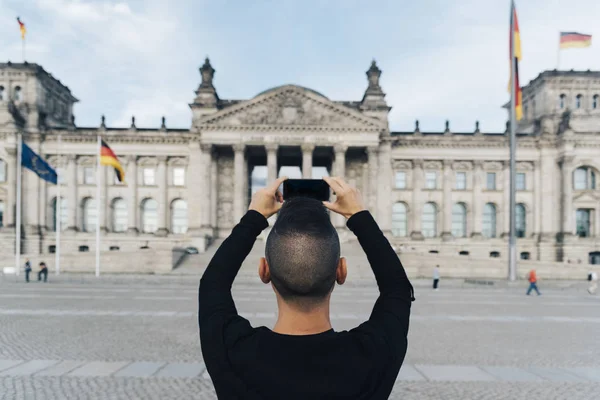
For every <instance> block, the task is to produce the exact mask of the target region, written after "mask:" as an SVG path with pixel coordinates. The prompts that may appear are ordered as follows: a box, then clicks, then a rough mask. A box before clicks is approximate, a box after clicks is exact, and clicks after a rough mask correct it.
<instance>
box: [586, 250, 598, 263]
mask: <svg viewBox="0 0 600 400" xmlns="http://www.w3.org/2000/svg"><path fill="white" fill-rule="evenodd" d="M589 263H590V264H594V265H598V264H600V251H592V252H591V253H590V254H589Z"/></svg>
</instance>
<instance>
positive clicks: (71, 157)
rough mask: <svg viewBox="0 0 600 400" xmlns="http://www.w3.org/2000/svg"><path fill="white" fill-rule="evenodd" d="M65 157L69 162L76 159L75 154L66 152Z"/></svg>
mask: <svg viewBox="0 0 600 400" xmlns="http://www.w3.org/2000/svg"><path fill="white" fill-rule="evenodd" d="M65 158H66V159H67V162H70V163H72V162H75V161H77V156H76V155H75V154H67V155H66V156H65Z"/></svg>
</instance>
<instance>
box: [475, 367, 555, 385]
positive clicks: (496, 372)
mask: <svg viewBox="0 0 600 400" xmlns="http://www.w3.org/2000/svg"><path fill="white" fill-rule="evenodd" d="M481 369H482V370H484V371H485V372H487V373H489V374H492V375H493V376H494V377H496V378H497V379H498V380H501V381H508V382H541V381H543V380H544V379H542V378H541V377H539V376H537V375H535V374H532V373H531V372H528V371H525V370H524V369H523V368H517V367H497V366H492V367H489V366H488V367H481Z"/></svg>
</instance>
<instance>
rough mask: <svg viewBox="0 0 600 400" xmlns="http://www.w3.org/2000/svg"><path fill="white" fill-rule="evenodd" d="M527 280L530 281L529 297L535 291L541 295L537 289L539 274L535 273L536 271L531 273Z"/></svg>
mask: <svg viewBox="0 0 600 400" xmlns="http://www.w3.org/2000/svg"><path fill="white" fill-rule="evenodd" d="M527 278H528V279H529V289H527V296H529V295H530V294H531V291H532V290H535V291H536V293H537V294H538V296H539V295H541V293H540V291H539V290H538V287H537V274H536V272H535V269H532V270H531V271H529V274H527Z"/></svg>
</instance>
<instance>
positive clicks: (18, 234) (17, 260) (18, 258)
mask: <svg viewBox="0 0 600 400" xmlns="http://www.w3.org/2000/svg"><path fill="white" fill-rule="evenodd" d="M17 136H18V138H17V220H16V223H15V231H16V232H15V234H16V237H15V264H16V265H15V270H16V274H17V276H19V269H20V267H21V179H22V178H21V157H22V152H23V144H22V143H23V137H22V135H21V133H18V134H17Z"/></svg>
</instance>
